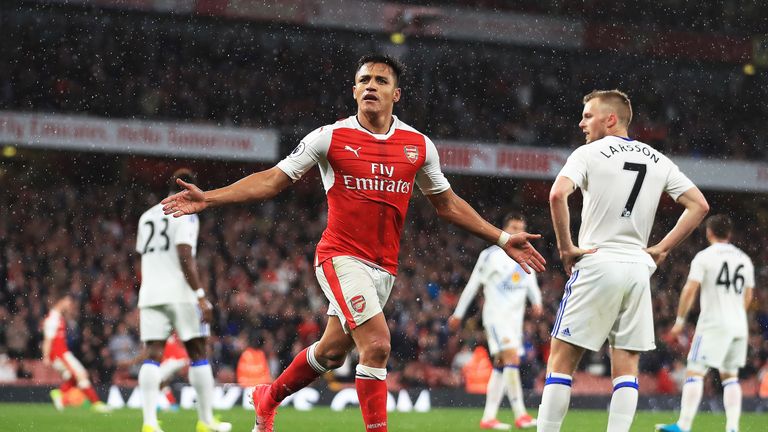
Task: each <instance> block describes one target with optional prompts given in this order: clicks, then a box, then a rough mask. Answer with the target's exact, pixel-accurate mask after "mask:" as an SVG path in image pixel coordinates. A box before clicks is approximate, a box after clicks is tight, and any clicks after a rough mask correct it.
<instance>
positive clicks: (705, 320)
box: [688, 243, 755, 337]
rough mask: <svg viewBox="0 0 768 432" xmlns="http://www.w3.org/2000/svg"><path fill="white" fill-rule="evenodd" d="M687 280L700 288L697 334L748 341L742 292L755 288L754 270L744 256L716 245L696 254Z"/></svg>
mask: <svg viewBox="0 0 768 432" xmlns="http://www.w3.org/2000/svg"><path fill="white" fill-rule="evenodd" d="M688 279H689V280H692V281H696V282H699V283H700V284H701V293H700V298H701V313H700V314H699V321H698V323H697V324H696V330H697V331H701V330H715V331H724V332H726V334H728V335H732V336H734V337H747V314H746V311H745V310H744V290H745V289H746V288H754V287H755V268H754V266H753V265H752V260H751V259H750V258H749V256H747V254H745V253H744V252H742V251H741V250H740V249H739V248H737V247H736V246H734V245H732V244H730V243H715V244H713V245H711V246H710V247H708V248H706V249H704V250H703V251H701V252H699V253H698V254H696V256H695V257H694V258H693V261H692V262H691V272H690V273H689V274H688Z"/></svg>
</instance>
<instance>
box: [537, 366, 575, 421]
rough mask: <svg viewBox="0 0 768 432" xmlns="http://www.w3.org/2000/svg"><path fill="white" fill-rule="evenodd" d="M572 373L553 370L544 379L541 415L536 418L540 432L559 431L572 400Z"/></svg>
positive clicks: (540, 406) (540, 407)
mask: <svg viewBox="0 0 768 432" xmlns="http://www.w3.org/2000/svg"><path fill="white" fill-rule="evenodd" d="M572 381H573V379H572V378H571V376H570V375H566V374H561V373H555V372H552V373H550V374H549V375H547V379H546V381H544V392H543V393H542V394H541V405H539V415H538V418H537V419H536V430H537V431H538V432H558V431H559V430H560V426H561V425H562V424H563V419H564V418H565V414H566V413H567V412H568V405H569V404H570V402H571V383H572Z"/></svg>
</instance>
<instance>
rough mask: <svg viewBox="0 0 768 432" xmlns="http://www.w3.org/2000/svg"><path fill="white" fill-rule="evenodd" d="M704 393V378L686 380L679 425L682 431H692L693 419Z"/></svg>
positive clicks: (681, 398)
mask: <svg viewBox="0 0 768 432" xmlns="http://www.w3.org/2000/svg"><path fill="white" fill-rule="evenodd" d="M703 393H704V377H700V376H692V377H688V378H686V379H685V384H683V395H682V396H681V397H680V418H679V419H677V425H678V426H679V427H680V429H682V430H686V431H687V430H691V426H692V425H693V418H694V417H696V411H698V410H699V404H700V403H701V395H702V394H703Z"/></svg>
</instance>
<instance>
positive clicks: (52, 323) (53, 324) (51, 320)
mask: <svg viewBox="0 0 768 432" xmlns="http://www.w3.org/2000/svg"><path fill="white" fill-rule="evenodd" d="M60 316H61V315H59V314H58V313H50V314H48V316H47V317H45V320H44V321H43V337H44V338H45V339H53V338H55V337H56V332H57V331H58V330H59V317H60Z"/></svg>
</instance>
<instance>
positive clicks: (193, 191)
mask: <svg viewBox="0 0 768 432" xmlns="http://www.w3.org/2000/svg"><path fill="white" fill-rule="evenodd" d="M176 183H178V184H179V186H181V187H183V188H184V190H183V191H181V192H179V193H177V194H174V195H171V196H169V197H168V198H166V199H164V200H162V201H160V204H163V213H165V214H167V215H169V214H172V215H173V217H180V216H184V215H189V214H193V213H199V212H201V211H203V210H205V208H206V207H208V204H207V203H206V202H205V195H204V194H203V191H202V190H201V189H200V188H199V187H197V186H195V185H193V184H192V183H187V182H185V181H184V180H182V179H176Z"/></svg>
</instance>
